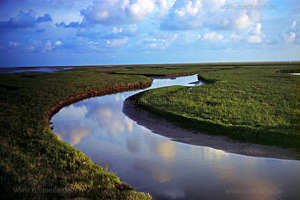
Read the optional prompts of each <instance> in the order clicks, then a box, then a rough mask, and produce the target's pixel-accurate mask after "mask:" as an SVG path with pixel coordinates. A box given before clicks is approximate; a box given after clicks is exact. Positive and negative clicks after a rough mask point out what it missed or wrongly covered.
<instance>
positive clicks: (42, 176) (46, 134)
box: [0, 69, 151, 199]
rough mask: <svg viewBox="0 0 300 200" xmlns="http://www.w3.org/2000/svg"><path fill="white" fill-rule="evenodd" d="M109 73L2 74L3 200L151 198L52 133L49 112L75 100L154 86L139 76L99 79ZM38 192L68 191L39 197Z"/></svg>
mask: <svg viewBox="0 0 300 200" xmlns="http://www.w3.org/2000/svg"><path fill="white" fill-rule="evenodd" d="M103 70H105V69H75V70H74V71H73V72H54V73H33V74H26V73H16V74H0V80H1V81H0V104H1V108H0V119H1V120H0V141H1V143H0V183H1V187H0V188H1V191H0V192H1V195H2V196H1V197H2V199H32V198H36V199H55V198H71V197H85V198H98V199H151V196H150V195H148V194H144V193H139V192H136V191H135V190H133V189H132V188H131V187H130V186H129V185H127V184H125V183H120V180H119V178H118V177H117V176H116V175H115V174H114V173H113V172H111V171H109V170H108V168H106V170H103V168H102V167H100V166H98V165H96V164H95V163H93V162H92V161H91V160H90V159H89V158H88V157H86V156H85V155H84V154H82V153H81V152H80V151H78V150H76V149H75V148H73V147H71V146H70V145H69V144H67V143H66V142H64V141H60V140H59V139H58V137H57V136H56V135H55V134H53V133H52V131H51V129H50V126H49V123H48V120H49V119H48V116H47V110H49V109H50V107H51V105H53V104H55V103H57V102H59V101H60V100H61V99H64V98H66V97H68V96H69V95H72V94H77V93H80V92H83V91H87V90H90V89H95V88H104V87H112V86H122V85H128V84H133V83H146V82H149V81H150V79H148V78H146V77H142V76H135V75H132V76H128V75H105V74H99V72H101V71H103ZM106 70H107V69H106ZM24 77H30V78H26V79H23V78H24ZM18 189H19V190H18ZM25 189H28V190H27V191H25ZM38 189H46V191H47V190H50V189H65V190H66V191H67V192H64V193H49V192H48V193H47V192H34V191H38Z"/></svg>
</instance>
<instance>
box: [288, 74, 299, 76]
mask: <svg viewBox="0 0 300 200" xmlns="http://www.w3.org/2000/svg"><path fill="white" fill-rule="evenodd" d="M290 74H291V75H298V76H299V75H300V73H290Z"/></svg>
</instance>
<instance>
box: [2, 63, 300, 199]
mask: <svg viewBox="0 0 300 200" xmlns="http://www.w3.org/2000/svg"><path fill="white" fill-rule="evenodd" d="M252 65H254V64H251V66H250V65H249V64H246V63H242V64H236V63H226V64H187V65H151V67H148V68H146V67H145V66H144V67H130V66H125V68H124V67H115V68H86V69H80V68H76V69H74V70H72V72H55V73H46V74H43V73H32V74H26V73H16V74H0V184H1V185H0V193H1V194H4V196H1V199H5V198H7V199H12V198H14V199H32V198H37V199H54V198H64V197H66V198H68V197H85V198H98V199H151V196H150V195H148V194H144V193H138V192H136V191H134V190H133V189H132V188H131V187H130V186H129V185H127V184H124V183H120V180H119V178H118V177H117V176H116V175H115V174H114V173H112V172H110V171H109V170H108V169H107V168H106V169H103V168H102V167H100V166H98V165H96V164H94V163H93V162H92V161H91V160H90V159H89V158H87V157H86V156H85V155H83V154H82V153H81V152H80V151H78V150H76V149H75V148H73V147H71V146H70V145H69V144H67V143H66V142H64V141H59V140H58V138H57V136H56V135H55V134H53V133H52V131H51V129H50V126H49V123H48V121H49V118H48V115H47V114H48V113H47V111H49V110H50V109H51V108H52V107H53V105H56V104H57V103H58V102H60V101H61V100H62V99H68V97H70V95H73V94H80V93H82V92H85V91H89V90H92V89H98V88H106V87H114V86H115V87H116V86H124V85H125V86H128V85H132V84H133V83H143V84H144V83H148V82H149V81H150V79H148V78H146V77H143V76H136V75H138V74H141V75H159V76H164V75H174V74H190V73H198V72H201V71H212V70H219V71H218V72H209V73H203V74H201V77H200V79H202V80H206V81H207V82H209V83H211V84H208V85H205V86H200V87H195V88H194V89H188V88H186V87H179V86H175V87H168V88H163V89H157V90H152V91H150V92H147V93H144V94H143V95H144V96H143V97H142V99H141V100H143V101H145V102H146V101H147V99H151V102H154V101H153V100H155V99H159V100H163V101H165V100H167V101H170V100H172V101H173V102H177V103H176V104H172V105H165V104H164V106H163V107H160V106H159V105H157V106H155V105H149V106H148V107H149V108H150V109H152V110H159V112H160V114H162V115H164V114H165V115H166V116H167V117H168V118H169V119H172V120H178V117H183V119H184V120H183V121H182V122H184V123H185V124H187V125H188V126H189V127H190V128H194V129H196V130H202V131H203V130H204V131H207V132H210V133H221V134H228V135H230V136H231V137H233V138H236V139H243V140H249V141H257V142H260V143H267V144H278V145H284V146H293V147H297V145H299V129H300V127H299V117H300V111H299V108H300V105H299V102H300V101H299V97H300V91H299V87H298V86H299V83H300V82H299V81H300V80H299V78H300V76H290V75H287V74H283V73H275V71H278V70H289V69H294V68H295V69H299V68H300V67H299V65H298V64H292V65H290V64H286V65H287V66H283V65H282V63H281V64H280V63H273V64H270V63H266V64H265V63H260V64H256V65H258V66H257V67H254V66H252ZM259 65H263V67H261V66H259ZM272 66H274V67H272ZM292 66H295V67H292ZM297 67H298V68H297ZM101 72H113V73H115V74H101ZM126 74H127V75H126ZM131 74H135V75H131ZM180 119H181V118H180ZM181 124H182V123H181ZM99 153H101V152H99ZM14 189H15V190H14ZM17 189H21V190H17ZM25 189H29V190H28V191H26V190H25ZM32 189H33V190H32ZM50 189H52V192H51V191H50ZM59 190H60V192H59ZM53 191H55V192H53Z"/></svg>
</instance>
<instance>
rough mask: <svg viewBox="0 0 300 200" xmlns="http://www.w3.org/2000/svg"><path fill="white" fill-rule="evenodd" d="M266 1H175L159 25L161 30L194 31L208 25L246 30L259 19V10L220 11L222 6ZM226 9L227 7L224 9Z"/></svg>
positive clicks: (264, 1)
mask: <svg viewBox="0 0 300 200" xmlns="http://www.w3.org/2000/svg"><path fill="white" fill-rule="evenodd" d="M267 2H268V0H244V1H237V0H232V1H228V0H227V1H226V0H211V1H207V0H177V1H176V2H175V4H174V5H173V7H172V8H171V10H170V12H169V14H168V16H167V17H166V18H165V19H164V21H163V22H162V23H161V28H162V29H173V30H174V29H178V30H180V29H196V28H199V27H201V26H203V25H209V26H213V27H218V28H222V29H233V30H242V29H246V28H248V27H250V26H252V25H253V24H255V23H256V22H258V21H259V19H260V18H261V13H260V10H259V9H242V8H241V9H222V8H223V7H222V6H231V5H235V6H239V5H249V4H250V5H252V6H256V5H257V6H263V5H265V4H266V3H267ZM226 8H227V7H226Z"/></svg>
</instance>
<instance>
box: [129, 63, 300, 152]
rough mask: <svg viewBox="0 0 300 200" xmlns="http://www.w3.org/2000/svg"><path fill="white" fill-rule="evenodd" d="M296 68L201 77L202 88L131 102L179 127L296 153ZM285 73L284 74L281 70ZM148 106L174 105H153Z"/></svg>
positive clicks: (299, 98) (299, 131)
mask: <svg viewBox="0 0 300 200" xmlns="http://www.w3.org/2000/svg"><path fill="white" fill-rule="evenodd" d="M299 68H300V66H297V65H296V66H295V65H291V66H290V65H287V66H246V67H239V68H234V69H232V70H219V71H217V72H209V73H202V74H200V75H199V79H200V80H203V81H206V83H208V84H206V85H203V86H197V87H193V88H192V89H189V88H187V87H183V86H171V87H166V88H159V89H153V90H149V91H146V92H143V93H142V94H139V95H136V96H134V97H132V98H133V99H134V98H135V99H136V100H138V101H139V102H142V103H141V104H140V105H141V106H143V107H144V108H146V109H148V110H150V111H153V112H154V113H157V114H159V115H162V116H164V117H166V118H167V119H170V120H172V121H175V122H177V124H178V125H180V126H183V127H186V128H189V129H192V130H196V131H204V132H208V133H210V134H221V135H228V136H229V137H230V138H232V139H237V140H241V141H244V142H255V143H259V144H267V145H277V146H282V147H292V148H298V150H299V149H300V123H299V121H300V103H299V102H300V88H299V85H300V76H291V75H289V74H287V73H276V71H279V70H293V71H297V70H298V69H299ZM285 72H286V71H285ZM151 101H167V102H176V103H172V104H171V103H170V104H166V105H164V106H161V107H160V106H158V105H155V104H151Z"/></svg>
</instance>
